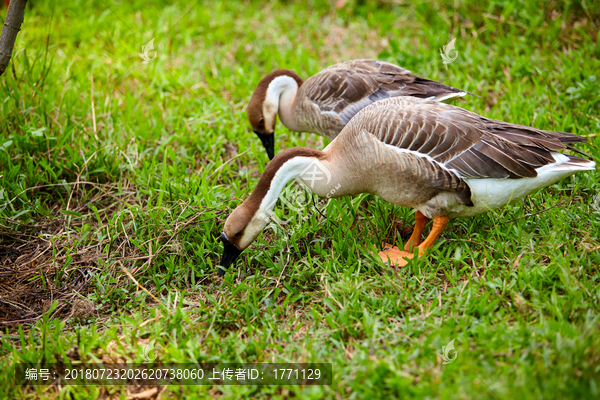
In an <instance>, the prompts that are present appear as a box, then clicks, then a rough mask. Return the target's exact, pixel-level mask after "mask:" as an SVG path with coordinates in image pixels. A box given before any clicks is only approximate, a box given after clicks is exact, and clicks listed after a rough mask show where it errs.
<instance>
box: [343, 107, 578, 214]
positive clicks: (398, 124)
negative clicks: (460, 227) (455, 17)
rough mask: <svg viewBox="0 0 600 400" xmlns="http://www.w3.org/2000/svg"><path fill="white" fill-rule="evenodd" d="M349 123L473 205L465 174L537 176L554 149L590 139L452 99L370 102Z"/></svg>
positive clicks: (425, 179)
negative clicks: (487, 113) (491, 115)
mask: <svg viewBox="0 0 600 400" xmlns="http://www.w3.org/2000/svg"><path fill="white" fill-rule="evenodd" d="M347 129H348V131H350V132H363V133H365V132H368V133H369V134H370V135H371V137H374V140H377V141H379V142H380V143H383V144H385V145H388V146H391V147H393V148H394V149H396V150H395V151H396V154H397V155H398V160H401V163H404V164H406V163H409V164H410V165H409V166H403V167H402V170H403V171H407V170H410V171H411V173H412V174H414V175H415V176H416V177H417V178H418V180H419V181H420V182H422V183H423V184H425V185H426V186H428V187H429V188H435V189H438V190H444V191H448V192H453V193H455V194H456V195H457V198H458V199H459V200H460V202H461V203H462V204H465V205H472V203H471V200H470V197H471V192H470V189H469V187H468V185H467V184H466V182H465V181H464V179H465V178H495V179H519V178H525V177H529V178H532V177H536V176H537V171H536V169H537V168H540V167H542V166H544V165H548V164H552V163H554V162H556V160H555V158H554V157H553V156H552V152H555V151H558V150H563V149H565V148H567V146H568V145H569V144H570V143H577V142H583V141H585V138H582V137H580V136H577V135H573V134H570V133H562V132H552V131H544V130H539V129H535V128H532V127H528V126H524V125H516V124H510V123H507V122H502V121H497V120H492V119H488V118H484V117H481V116H479V115H477V114H475V113H472V112H469V111H467V110H464V109H462V108H459V107H455V106H452V105H450V104H445V103H439V102H434V101H418V100H415V99H412V98H409V97H403V98H393V99H389V100H384V101H381V102H378V103H376V104H373V105H371V106H369V107H366V108H365V109H363V110H362V111H360V113H359V114H358V115H357V116H356V117H355V118H353V119H352V120H351V121H350V123H348V125H347ZM570 158H571V159H577V157H573V156H570ZM399 162H400V161H399Z"/></svg>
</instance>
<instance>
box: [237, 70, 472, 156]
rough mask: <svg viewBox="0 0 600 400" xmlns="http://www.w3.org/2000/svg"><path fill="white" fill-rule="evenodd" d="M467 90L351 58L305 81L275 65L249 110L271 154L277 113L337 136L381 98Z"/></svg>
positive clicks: (442, 96)
mask: <svg viewBox="0 0 600 400" xmlns="http://www.w3.org/2000/svg"><path fill="white" fill-rule="evenodd" d="M467 93H468V92H465V91H463V90H459V89H456V88H453V87H451V86H446V85H443V84H441V83H438V82H435V81H431V80H429V79H424V78H419V77H417V76H414V75H413V74H412V73H411V72H410V71H408V70H406V69H404V68H401V67H399V66H397V65H394V64H390V63H387V62H383V61H375V60H351V61H346V62H343V63H340V64H335V65H332V66H330V67H328V68H325V69H324V70H323V71H321V72H319V73H318V74H316V75H314V76H312V77H310V78H309V79H307V80H306V82H303V81H302V79H301V78H300V77H299V76H298V74H297V73H295V72H294V71H291V70H289V69H277V70H275V71H273V72H271V73H270V74H269V75H267V76H265V77H264V78H263V79H262V80H261V81H260V83H259V84H258V86H257V88H256V90H255V91H254V94H253V95H252V98H251V99H250V103H248V109H247V112H248V119H249V120H250V125H252V129H254V132H255V133H256V135H257V136H258V137H259V138H260V140H261V141H262V143H263V145H264V146H265V149H266V150H267V155H268V156H269V159H273V156H274V155H275V141H274V132H275V123H276V122H277V115H278V114H279V118H281V122H282V123H283V124H284V125H285V126H286V127H287V128H288V129H290V130H292V131H296V132H312V133H316V134H318V135H321V136H325V137H327V138H329V139H334V138H335V137H336V136H337V135H338V134H339V133H340V132H341V130H342V128H344V126H345V125H346V124H347V123H348V121H350V119H351V118H352V117H353V116H354V115H355V114H356V113H357V112H359V111H360V110H361V109H363V108H364V107H366V106H368V105H369V104H371V103H374V102H376V101H378V100H383V99H387V98H390V97H398V96H412V97H418V98H422V99H433V100H437V101H443V100H446V99H450V98H453V97H460V96H464V95H466V94H467Z"/></svg>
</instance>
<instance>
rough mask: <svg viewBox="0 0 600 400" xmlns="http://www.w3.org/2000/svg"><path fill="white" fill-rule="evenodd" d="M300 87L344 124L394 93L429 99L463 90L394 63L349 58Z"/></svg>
mask: <svg viewBox="0 0 600 400" xmlns="http://www.w3.org/2000/svg"><path fill="white" fill-rule="evenodd" d="M300 90H301V91H302V92H303V94H304V95H305V96H306V97H307V98H308V99H309V100H310V101H312V102H313V103H314V104H316V105H317V106H318V107H319V109H320V110H321V111H323V112H327V111H333V112H335V113H337V114H339V116H340V118H341V119H342V120H343V121H344V123H347V122H348V121H349V120H350V119H351V118H352V117H353V116H354V115H355V114H356V113H357V112H358V111H360V110H361V109H362V108H364V107H366V106H367V105H369V104H372V103H374V102H376V101H378V100H382V99H386V98H391V97H397V96H413V97H419V98H429V97H437V96H441V95H447V94H450V93H461V92H464V91H463V90H459V89H456V88H453V87H451V86H447V85H444V84H441V83H439V82H435V81H432V80H429V79H424V78H419V77H417V76H414V75H413V74H411V73H410V71H408V70H405V69H404V68H401V67H399V66H397V65H394V64H390V63H386V62H383V61H375V60H352V61H347V62H344V63H340V64H336V65H333V66H331V67H329V68H326V69H324V70H323V71H321V72H319V73H318V74H316V75H314V76H313V77H311V78H310V79H308V80H307V81H306V82H304V84H303V85H302V86H301V88H300Z"/></svg>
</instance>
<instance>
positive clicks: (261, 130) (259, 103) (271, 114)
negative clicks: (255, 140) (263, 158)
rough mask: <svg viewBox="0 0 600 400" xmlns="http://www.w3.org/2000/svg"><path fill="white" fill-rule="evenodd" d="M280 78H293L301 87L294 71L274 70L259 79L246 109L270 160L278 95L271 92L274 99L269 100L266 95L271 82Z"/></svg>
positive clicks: (273, 152)
mask: <svg viewBox="0 0 600 400" xmlns="http://www.w3.org/2000/svg"><path fill="white" fill-rule="evenodd" d="M281 76H289V77H291V78H293V79H294V80H295V81H296V83H297V84H298V87H300V85H302V79H301V78H300V77H299V76H298V74H297V73H295V72H294V71H292V70H289V69H276V70H275V71H273V72H271V73H270V74H269V75H267V76H265V77H264V78H263V79H261V81H260V82H259V83H258V86H257V87H256V90H255V91H254V93H253V94H252V97H251V98H250V102H249V103H248V108H247V109H246V112H247V113H248V120H249V121H250V125H251V126H252V129H253V130H254V133H256V135H257V136H258V137H259V139H260V140H261V142H262V144H263V146H264V147H265V149H266V150H267V155H268V156H269V159H270V160H272V159H273V157H274V156H275V124H276V123H277V112H278V110H279V99H278V96H279V94H280V93H276V92H272V93H273V95H274V96H276V98H269V96H267V94H268V93H269V87H271V88H272V89H273V87H272V86H271V83H272V82H273V80H275V78H278V77H281Z"/></svg>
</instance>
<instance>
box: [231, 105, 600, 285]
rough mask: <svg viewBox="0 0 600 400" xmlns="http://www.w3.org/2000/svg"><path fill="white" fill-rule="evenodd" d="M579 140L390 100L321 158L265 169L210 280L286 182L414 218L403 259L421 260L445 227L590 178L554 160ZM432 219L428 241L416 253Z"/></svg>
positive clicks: (286, 156) (398, 258)
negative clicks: (368, 200)
mask: <svg viewBox="0 0 600 400" xmlns="http://www.w3.org/2000/svg"><path fill="white" fill-rule="evenodd" d="M585 140H586V139H585V138H583V137H579V136H577V135H573V134H570V133H561V132H551V131H543V130H539V129H535V128H531V127H528V126H523V125H516V124H511V123H507V122H502V121H497V120H492V119H488V118H484V117H481V116H479V115H477V114H475V113H472V112H469V111H467V110H464V109H462V108H459V107H455V106H452V105H450V104H445V103H439V102H435V101H422V100H418V99H414V98H411V97H395V98H392V99H387V100H382V101H379V102H376V103H373V104H371V105H369V106H367V107H365V108H364V109H362V110H361V111H359V112H358V113H357V114H356V116H355V117H354V118H353V119H352V120H351V121H350V122H349V123H348V125H346V127H345V128H344V129H343V130H342V132H341V133H340V135H339V136H338V137H337V138H335V139H334V140H333V141H332V142H331V143H330V144H329V145H328V146H327V147H326V148H325V149H324V150H323V151H319V150H313V149H307V148H302V147H297V148H292V149H289V150H286V151H284V152H282V153H280V154H278V155H277V156H276V157H275V158H274V159H273V161H271V162H270V163H269V164H268V165H267V167H266V168H265V171H264V173H263V175H262V176H261V178H260V180H259V182H258V185H257V186H256V188H255V189H254V192H253V193H252V194H251V195H250V197H248V199H246V200H245V201H244V202H243V203H242V204H241V205H240V206H238V207H237V208H236V209H235V210H234V211H233V212H232V213H231V215H230V216H229V217H228V218H227V221H226V222H225V227H224V230H223V234H222V236H221V240H222V241H223V243H224V251H223V257H222V259H221V263H220V270H219V273H220V274H221V275H222V274H224V273H225V271H226V268H228V267H229V265H230V264H231V262H233V261H234V260H235V259H236V257H237V256H238V255H239V254H240V253H241V252H242V251H243V250H244V249H246V248H247V247H248V246H249V245H250V244H251V243H252V242H253V241H254V240H255V239H256V237H257V236H258V234H259V233H260V232H261V231H262V230H263V229H264V228H265V226H266V225H267V222H268V220H269V217H270V215H271V213H272V210H273V208H274V206H275V203H276V201H277V198H278V197H279V194H280V193H281V191H282V190H283V189H284V187H285V185H286V184H287V183H288V182H289V181H290V180H292V179H295V178H299V179H300V180H302V181H303V182H304V183H305V184H306V185H307V186H308V187H309V188H310V190H312V191H313V192H314V193H315V194H317V195H319V196H326V197H339V196H345V195H355V194H359V193H372V194H375V195H377V196H380V197H382V198H383V199H385V200H386V201H389V202H390V203H393V204H397V205H400V206H405V207H411V208H414V209H416V210H417V212H416V216H415V219H416V224H415V229H414V232H413V234H412V236H411V238H410V239H409V241H408V242H407V243H406V246H405V250H407V251H412V249H413V246H418V248H419V254H423V253H424V252H425V251H426V250H427V249H429V248H431V247H432V245H433V244H434V242H435V240H436V239H437V238H438V237H439V235H440V234H441V233H442V231H443V229H444V228H445V226H446V224H447V223H448V219H449V218H455V217H470V216H474V215H477V214H481V213H484V212H487V211H490V210H494V209H497V208H499V207H502V206H504V205H506V204H507V203H509V202H511V201H514V200H518V199H520V198H522V197H524V196H526V195H527V194H529V193H531V192H533V191H536V190H538V189H541V188H543V187H545V186H548V185H551V184H553V183H555V182H557V181H559V180H561V179H563V178H565V177H567V176H570V175H572V174H574V173H576V172H578V171H584V170H592V169H594V167H595V163H594V162H593V161H588V160H584V159H582V158H578V157H575V156H570V155H566V154H561V153H559V152H558V151H560V150H564V149H566V148H567V147H569V145H570V144H571V143H578V142H583V141H585ZM317 170H318V171H317ZM315 171H316V172H317V173H316V172H315ZM319 171H320V172H319ZM319 178H320V179H319ZM431 218H433V227H432V230H431V233H430V234H429V236H428V237H427V238H426V239H425V241H423V242H422V243H421V234H422V232H423V228H424V226H425V223H426V221H427V219H431ZM380 256H381V257H382V259H384V260H387V259H388V258H389V259H390V260H391V261H392V262H397V263H398V264H400V265H403V264H405V263H406V262H407V259H409V258H410V257H412V253H408V252H403V251H400V250H397V249H389V250H386V251H384V252H381V253H380Z"/></svg>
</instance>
